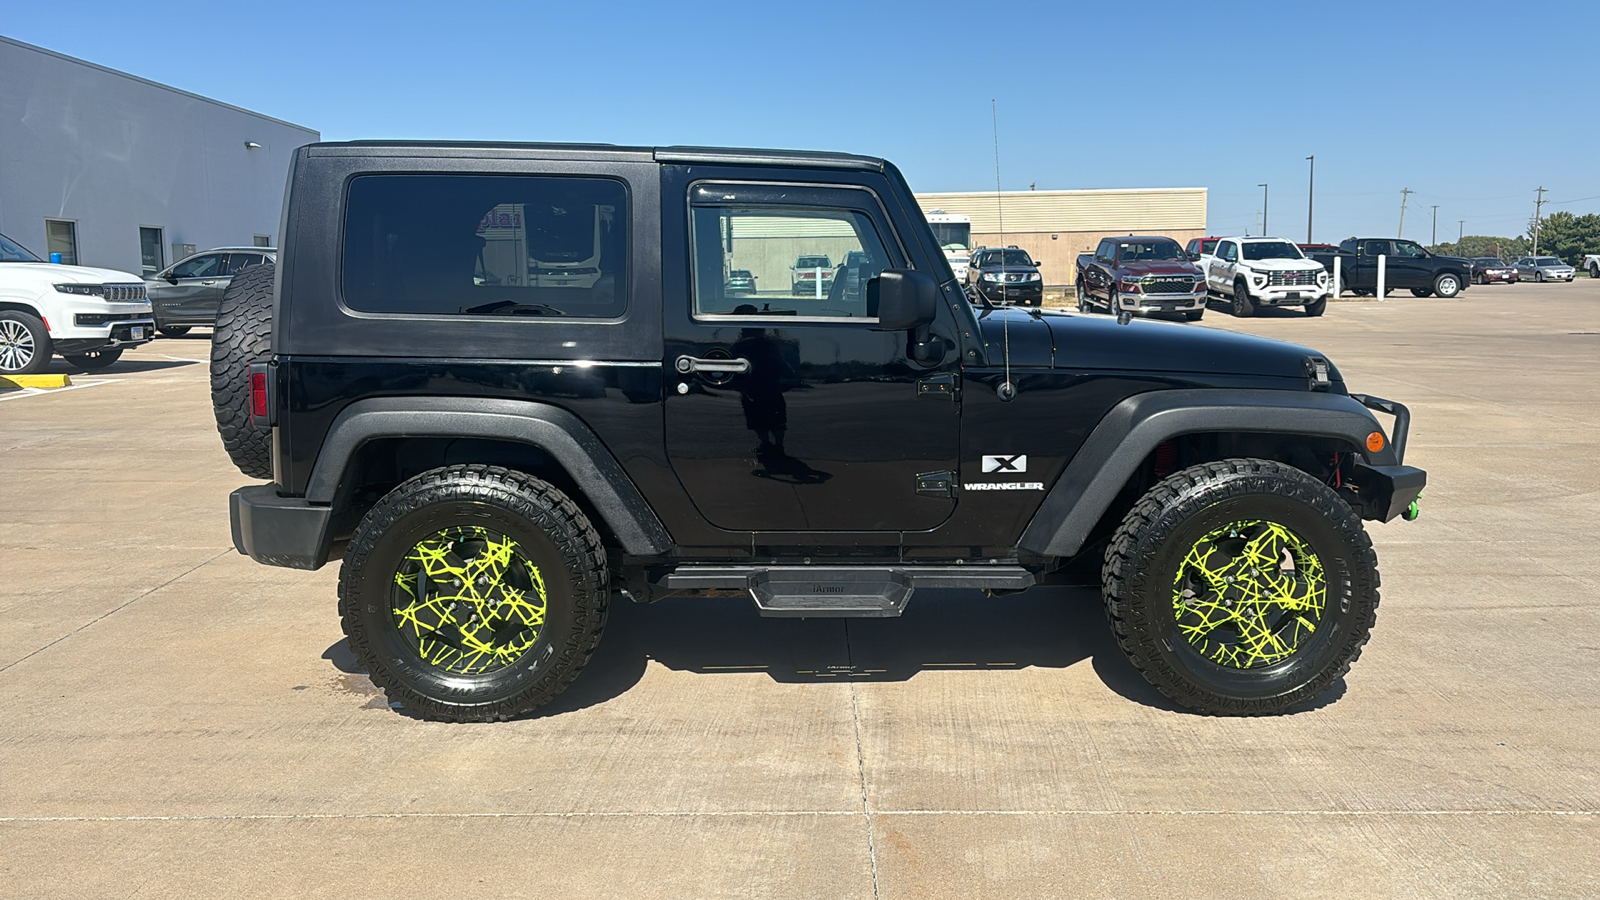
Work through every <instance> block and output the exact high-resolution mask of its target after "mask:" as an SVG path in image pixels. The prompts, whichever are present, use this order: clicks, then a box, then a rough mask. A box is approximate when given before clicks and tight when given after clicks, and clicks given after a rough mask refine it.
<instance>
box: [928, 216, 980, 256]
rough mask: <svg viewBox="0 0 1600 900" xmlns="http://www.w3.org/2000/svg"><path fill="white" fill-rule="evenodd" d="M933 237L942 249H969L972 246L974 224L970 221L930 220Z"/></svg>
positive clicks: (929, 224)
mask: <svg viewBox="0 0 1600 900" xmlns="http://www.w3.org/2000/svg"><path fill="white" fill-rule="evenodd" d="M928 226H929V227H930V228H932V229H933V239H934V240H936V241H938V242H939V248H940V249H941V250H968V249H971V247H972V225H971V224H970V223H968V222H929V223H928Z"/></svg>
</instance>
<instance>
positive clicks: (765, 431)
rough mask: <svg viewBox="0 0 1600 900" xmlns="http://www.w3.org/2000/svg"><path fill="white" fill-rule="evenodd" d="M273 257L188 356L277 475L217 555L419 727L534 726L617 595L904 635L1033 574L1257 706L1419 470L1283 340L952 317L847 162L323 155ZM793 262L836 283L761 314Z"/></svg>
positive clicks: (1363, 576) (294, 196) (948, 299)
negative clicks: (279, 597)
mask: <svg viewBox="0 0 1600 900" xmlns="http://www.w3.org/2000/svg"><path fill="white" fill-rule="evenodd" d="M280 233H281V234H282V235H283V244H282V252H281V255H280V256H279V261H278V263H277V264H276V266H273V265H263V266H259V267H255V268H252V269H247V270H245V271H244V272H243V273H241V274H240V275H238V276H237V277H235V278H234V280H233V283H232V285H231V286H230V287H229V290H228V295H227V297H226V299H225V300H224V301H223V303H222V308H221V311H220V315H219V317H218V322H217V332H216V337H215V341H214V344H213V350H212V370H211V371H212V388H213V400H214V405H215V410H216V416H217V423H218V427H219V430H220V431H221V433H222V437H223V441H224V444H225V445H226V447H227V449H228V451H229V453H230V454H231V456H232V457H233V459H234V461H235V462H236V463H237V464H238V465H239V467H240V469H241V470H243V471H244V472H245V474H247V475H251V476H254V477H258V478H271V479H272V480H273V482H272V483H270V484H263V485H258V486H251V487H244V488H240V489H239V490H237V491H235V492H234V494H233V496H232V500H231V512H232V520H233V538H234V543H235V545H236V546H237V548H238V549H239V551H240V552H241V553H246V554H248V555H250V556H251V557H252V558H254V559H256V560H257V561H259V562H263V563H267V564H269V565H278V566H291V567H295V568H304V569H315V568H317V567H319V566H321V565H323V564H324V563H326V562H327V561H328V560H329V559H332V558H341V557H342V560H343V561H342V572H341V576H340V580H339V609H340V613H341V615H342V617H343V626H344V630H345V632H346V634H348V635H349V638H350V644H351V647H352V648H353V650H354V652H355V654H356V655H357V657H358V658H359V659H360V661H361V662H362V663H363V664H364V665H365V666H366V667H367V668H368V670H369V671H370V673H371V676H372V679H373V680H374V681H375V682H376V683H377V684H378V685H380V686H382V687H383V688H384V690H385V691H387V692H388V695H389V697H390V698H391V699H392V700H394V701H397V702H398V703H399V704H401V705H402V706H403V707H404V708H406V709H407V710H410V711H412V712H414V713H415V714H418V715H420V716H424V717H427V718H434V719H444V720H452V721H480V720H495V719H504V718H507V717H510V716H515V715H518V714H522V713H526V712H528V711H529V710H532V709H535V708H537V707H538V706H539V705H540V704H543V703H545V702H547V701H549V700H550V699H551V698H552V697H554V696H555V695H557V694H558V693H560V692H561V690H562V689H563V688H565V687H566V686H567V685H568V684H570V683H571V682H572V680H573V679H574V678H576V677H577V675H578V673H579V671H580V670H581V669H582V668H583V666H584V664H585V663H586V662H587V661H588V659H589V657H590V655H591V654H592V652H593V651H594V648H595V646H596V643H597V642H598V641H599V639H600V633H601V629H602V628H603V626H604V625H605V621H606V610H607V604H608V603H609V602H611V599H612V595H613V594H620V595H621V596H623V597H626V598H628V599H631V600H634V601H638V602H651V601H655V600H660V599H662V598H666V597H670V596H673V595H676V594H694V593H702V592H710V593H720V594H721V595H733V596H742V597H748V598H750V600H752V601H754V603H755V605H756V607H757V609H759V610H760V612H761V614H762V615H768V616H898V615H900V614H901V613H902V612H903V611H904V610H905V608H906V604H907V602H908V601H909V600H910V599H911V596H912V593H913V592H914V591H915V590H916V589H917V588H920V587H957V588H976V589H983V590H985V591H987V592H989V595H991V596H992V595H994V594H1002V593H1008V592H1015V591H1020V590H1024V589H1026V588H1029V587H1032V586H1034V585H1041V584H1066V583H1073V584H1083V583H1094V584H1098V585H1100V586H1101V587H1102V589H1103V594H1104V598H1105V606H1106V610H1107V612H1108V614H1109V617H1110V621H1111V627H1112V630H1113V631H1114V632H1115V634H1116V638H1117V640H1118V641H1119V642H1120V643H1121V645H1122V647H1123V649H1124V650H1125V651H1126V652H1127V654H1128V656H1129V658H1130V659H1131V660H1132V661H1133V664H1134V665H1135V666H1137V667H1138V668H1139V669H1140V671H1142V672H1143V673H1144V674H1145V676H1146V677H1147V678H1149V679H1150V681H1151V682H1153V683H1154V684H1155V685H1156V686H1157V687H1158V688H1160V689H1161V690H1162V691H1163V692H1165V693H1166V694H1167V695H1168V696H1170V697H1172V698H1173V699H1175V700H1177V701H1178V702H1180V703H1182V704H1184V705H1185V706H1188V707H1190V708H1192V709H1194V710H1198V711H1201V712H1204V713H1211V714H1222V715H1253V714H1264V713H1277V712H1282V711H1286V710H1289V709H1292V708H1295V707H1296V706H1298V705H1301V704H1303V703H1304V702H1306V701H1308V700H1309V699H1311V698H1312V697H1313V696H1315V695H1317V694H1318V693H1319V692H1321V691H1322V690H1323V689H1325V688H1327V687H1328V686H1329V685H1330V683H1332V682H1333V681H1335V680H1336V679H1338V678H1339V677H1340V676H1341V675H1343V674H1344V672H1346V671H1347V670H1348V668H1349V666H1350V664H1351V662H1352V661H1353V660H1354V659H1355V658H1356V657H1357V655H1358V654H1359V653H1360V651H1361V648H1362V645H1363V644H1365V643H1366V640H1367V636H1368V633H1369V630H1370V629H1371V627H1372V624H1373V619H1374V615H1375V613H1376V609H1377V605H1378V573H1377V557H1376V555H1375V554H1374V552H1373V549H1372V543H1371V541H1370V540H1369V539H1368V537H1367V534H1366V532H1365V531H1364V529H1363V526H1362V519H1372V520H1376V521H1389V520H1391V519H1393V518H1395V517H1397V516H1400V515H1402V513H1406V514H1407V515H1410V514H1411V513H1414V510H1415V506H1414V501H1415V500H1416V498H1417V496H1418V493H1419V492H1420V491H1421V489H1422V486H1423V482H1424V478H1425V476H1424V473H1423V472H1421V471H1420V470H1418V469H1414V468H1410V467H1406V466H1404V465H1402V464H1401V461H1402V460H1401V457H1402V452H1403V448H1404V443H1405V434H1406V425H1407V421H1408V419H1409V414H1408V413H1407V411H1406V409H1405V408H1404V407H1403V406H1401V405H1399V404H1397V403H1391V402H1389V401H1385V400H1380V399H1377V398H1372V397H1363V396H1361V395H1355V394H1349V393H1347V392H1346V390H1345V385H1344V382H1343V381H1342V379H1341V377H1340V375H1339V372H1338V370H1337V369H1335V368H1334V367H1333V365H1332V364H1330V363H1329V362H1328V361H1327V360H1326V359H1324V358H1323V357H1321V356H1319V355H1318V354H1317V353H1316V352H1315V351H1313V350H1308V349H1306V348H1304V347H1297V346H1294V345H1290V344H1284V343H1278V342H1274V341H1268V340H1261V339H1256V338H1252V337H1247V336H1241V335H1236V334H1230V333H1227V332H1221V331H1210V330H1206V329H1196V328H1186V327H1183V326H1177V325H1169V324H1165V323H1158V322H1139V323H1136V324H1132V325H1125V324H1119V323H1118V322H1117V321H1114V320H1112V319H1107V318H1102V317H1097V316H1082V315H1073V314H1048V313H1041V312H1040V311H1037V310H1027V311H1023V310H1018V309H996V308H994V307H992V306H989V305H988V304H987V303H983V302H982V300H981V298H980V299H979V300H977V301H969V299H968V298H967V295H966V294H965V293H964V292H963V291H962V288H961V285H960V284H958V283H957V281H956V280H955V278H954V276H953V275H952V273H951V270H950V268H949V266H948V265H947V264H946V262H945V259H944V255H943V253H942V252H941V251H940V249H939V245H938V244H937V243H936V242H935V240H934V237H933V234H932V232H931V231H930V230H929V227H928V225H927V223H926V222H925V221H924V219H923V217H922V215H921V213H920V212H919V211H918V207H917V204H916V202H915V201H914V200H913V198H912V195H911V191H910V190H909V189H908V188H907V186H906V183H905V181H904V180H903V179H902V178H901V176H900V174H899V172H898V171H896V169H895V168H894V167H893V166H892V165H890V164H889V163H887V162H885V161H883V160H881V159H872V158H867V157H861V156H848V155H840V154H827V153H800V152H779V151H764V150H716V149H695V148H655V149H652V148H624V147H613V146H583V145H568V146H552V145H536V144H437V143H429V144H422V143H348V144H316V145H312V146H309V147H305V148H302V149H301V150H300V151H299V152H298V154H297V155H296V157H295V160H294V164H293V167H292V170H291V174H290V191H289V197H288V203H287V205H286V208H285V210H284V216H283V223H282V230H281V232H280ZM801 256H828V257H829V258H830V259H835V260H845V261H846V262H845V263H844V264H842V265H841V266H840V267H839V268H838V269H837V270H836V271H835V272H834V273H833V275H834V277H833V278H832V280H831V282H830V284H829V287H828V289H827V291H826V292H825V293H824V292H817V293H814V294H813V295H811V296H794V295H793V293H792V292H791V291H790V290H789V289H788V288H789V286H790V282H789V279H788V278H787V275H788V269H789V268H790V266H791V265H792V263H793V261H794V260H795V259H797V258H799V257H801ZM734 272H749V273H750V274H751V276H752V277H753V280H754V284H755V285H757V286H761V285H774V286H777V287H778V290H775V291H773V290H766V289H761V288H759V287H757V288H756V289H745V288H740V289H739V290H736V291H730V290H729V288H728V285H729V284H730V283H738V282H737V280H736V279H734V278H733V277H732V273H734ZM975 302H976V303H978V304H979V305H974V303H975ZM1369 408H1372V409H1378V410H1382V411H1385V412H1386V413H1388V414H1392V415H1394V416H1395V423H1394V427H1393V432H1392V436H1390V435H1386V434H1385V432H1384V429H1383V428H1382V427H1380V425H1379V422H1378V421H1377V419H1376V418H1375V417H1374V416H1373V414H1372V413H1371V412H1369ZM981 603H982V601H980V600H977V599H974V601H973V604H974V610H973V612H974V614H975V615H981V614H982V611H981V609H979V608H978V607H979V606H980V604H981Z"/></svg>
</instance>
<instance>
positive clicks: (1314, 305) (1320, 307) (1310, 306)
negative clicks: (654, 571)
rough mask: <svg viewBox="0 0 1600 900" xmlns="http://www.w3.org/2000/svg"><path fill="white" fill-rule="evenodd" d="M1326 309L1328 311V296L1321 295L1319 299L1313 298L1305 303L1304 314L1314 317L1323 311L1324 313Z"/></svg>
mask: <svg viewBox="0 0 1600 900" xmlns="http://www.w3.org/2000/svg"><path fill="white" fill-rule="evenodd" d="M1327 311H1328V298H1327V297H1323V298H1322V299H1321V300H1313V301H1311V302H1310V303H1307V304H1306V315H1307V316H1310V317H1311V318H1313V319H1314V318H1316V317H1317V316H1320V315H1322V314H1323V313H1325V312H1327Z"/></svg>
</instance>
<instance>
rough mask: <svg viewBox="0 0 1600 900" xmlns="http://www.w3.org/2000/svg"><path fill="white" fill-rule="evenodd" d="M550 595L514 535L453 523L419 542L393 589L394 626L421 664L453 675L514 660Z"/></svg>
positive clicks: (530, 640) (534, 635)
mask: <svg viewBox="0 0 1600 900" xmlns="http://www.w3.org/2000/svg"><path fill="white" fill-rule="evenodd" d="M547 600H548V595H547V594H546V591H545V583H544V579H543V578H542V577H541V576H540V574H539V567H538V566H536V565H534V564H533V562H532V561H531V560H529V559H528V557H527V554H526V553H525V552H524V551H523V549H522V546H521V545H520V544H518V543H517V542H516V541H515V540H513V539H511V538H509V537H507V536H506V535H503V534H500V533H499V532H496V531H492V530H490V529H488V528H483V527H479V526H455V527H451V528H445V529H443V530H441V531H438V532H435V533H434V534H433V535H432V536H431V537H428V538H426V539H424V540H421V541H418V542H417V543H416V544H415V545H413V546H412V548H411V551H410V552H409V553H407V554H406V555H405V557H404V558H403V559H401V561H400V565H399V566H398V567H397V569H396V571H395V574H394V586H393V587H392V588H391V590H390V608H391V611H392V612H393V614H394V624H395V627H396V628H398V629H399V631H400V634H401V636H402V637H403V638H404V639H405V640H406V642H407V643H408V644H409V645H410V647H411V649H412V650H414V651H415V652H416V654H417V656H418V658H420V659H421V660H422V661H423V662H424V663H426V664H428V665H429V666H432V667H434V668H435V669H439V670H442V671H444V672H448V673H450V674H453V675H484V674H488V673H490V672H497V671H499V670H501V669H504V668H506V667H507V666H510V665H512V664H514V663H515V662H516V661H517V660H518V659H520V658H521V657H522V656H523V654H525V653H526V652H527V651H528V649H529V648H530V647H532V646H533V645H534V643H535V642H536V641H538V640H539V632H540V630H541V629H542V628H543V627H544V622H545V610H546V602H547Z"/></svg>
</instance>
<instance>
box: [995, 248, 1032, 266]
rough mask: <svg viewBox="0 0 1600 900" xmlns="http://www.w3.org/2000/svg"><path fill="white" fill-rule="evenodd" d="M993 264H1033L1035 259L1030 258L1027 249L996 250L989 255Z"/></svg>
mask: <svg viewBox="0 0 1600 900" xmlns="http://www.w3.org/2000/svg"><path fill="white" fill-rule="evenodd" d="M989 265H991V266H1031V265H1033V260H1032V259H1030V258H1028V251H1026V250H996V251H995V252H994V254H993V255H991V256H990V257H989Z"/></svg>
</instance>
